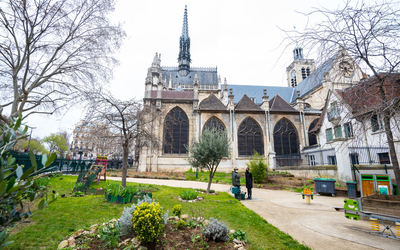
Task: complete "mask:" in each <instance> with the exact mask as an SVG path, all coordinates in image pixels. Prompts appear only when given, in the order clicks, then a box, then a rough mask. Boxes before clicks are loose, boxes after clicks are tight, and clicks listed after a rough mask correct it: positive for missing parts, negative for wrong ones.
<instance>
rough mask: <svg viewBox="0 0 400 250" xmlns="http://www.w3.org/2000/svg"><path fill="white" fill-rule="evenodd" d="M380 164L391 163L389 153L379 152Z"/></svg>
mask: <svg viewBox="0 0 400 250" xmlns="http://www.w3.org/2000/svg"><path fill="white" fill-rule="evenodd" d="M378 156H379V162H380V164H390V157H389V153H378Z"/></svg>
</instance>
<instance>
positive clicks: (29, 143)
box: [27, 126, 36, 152]
mask: <svg viewBox="0 0 400 250" xmlns="http://www.w3.org/2000/svg"><path fill="white" fill-rule="evenodd" d="M28 128H30V129H31V134H30V135H29V141H28V149H27V151H28V152H29V146H30V145H31V138H32V130H33V129H36V127H29V126H28Z"/></svg>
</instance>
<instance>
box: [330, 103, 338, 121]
mask: <svg viewBox="0 0 400 250" xmlns="http://www.w3.org/2000/svg"><path fill="white" fill-rule="evenodd" d="M331 115H332V118H336V117H339V116H340V114H339V106H338V104H337V102H332V103H331Z"/></svg>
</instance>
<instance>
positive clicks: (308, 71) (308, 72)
mask: <svg viewBox="0 0 400 250" xmlns="http://www.w3.org/2000/svg"><path fill="white" fill-rule="evenodd" d="M310 73H311V72H310V68H307V76H309V75H310Z"/></svg>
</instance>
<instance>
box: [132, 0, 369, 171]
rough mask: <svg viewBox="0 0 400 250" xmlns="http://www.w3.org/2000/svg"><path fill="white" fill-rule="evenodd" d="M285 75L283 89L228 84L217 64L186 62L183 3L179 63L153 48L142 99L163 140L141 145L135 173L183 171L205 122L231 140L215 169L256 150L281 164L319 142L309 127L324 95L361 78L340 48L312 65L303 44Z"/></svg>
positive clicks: (273, 163)
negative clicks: (168, 62) (167, 63)
mask: <svg viewBox="0 0 400 250" xmlns="http://www.w3.org/2000/svg"><path fill="white" fill-rule="evenodd" d="M210 63H212V62H210ZM286 75H287V86H285V87H284V86H251V85H231V84H228V81H227V79H224V80H223V81H222V80H221V77H220V76H219V75H218V71H217V68H216V67H198V68H196V67H191V55H190V37H189V28H188V13H187V8H186V7H185V11H184V18H183V29H182V34H181V36H180V39H179V55H178V65H177V66H176V67H164V66H162V65H161V55H159V54H157V53H156V54H155V56H154V59H153V62H152V64H151V67H150V68H149V69H148V72H147V77H146V79H145V95H144V99H143V102H144V105H148V106H149V105H152V106H154V107H155V108H156V109H157V110H159V111H160V114H161V121H160V122H159V123H158V124H154V126H153V129H152V133H153V134H154V135H155V136H157V137H158V138H160V144H161V145H160V146H159V147H157V148H152V147H151V146H144V147H141V148H140V151H139V167H138V171H186V170H188V169H189V168H190V165H189V164H188V162H187V152H186V148H185V145H190V144H191V143H192V142H193V140H197V138H198V137H199V136H200V135H201V134H202V132H203V131H204V129H205V128H209V127H219V128H221V129H223V130H225V131H226V132H227V134H228V136H229V138H230V141H231V156H230V157H229V158H225V159H223V160H222V161H221V163H220V165H219V167H218V171H225V172H230V171H231V170H232V169H233V167H235V166H237V167H238V168H239V169H240V170H242V171H243V170H244V168H245V167H246V162H248V161H249V159H250V158H251V156H252V155H253V152H254V150H255V151H256V152H258V153H259V154H260V155H263V156H264V157H265V158H266V159H267V161H268V162H269V168H270V169H275V168H276V167H279V166H281V165H285V162H287V161H291V159H292V160H293V159H296V157H297V156H298V155H300V154H301V153H302V152H303V151H304V150H307V149H308V148H310V147H316V146H317V145H318V144H319V142H318V137H317V136H316V135H315V133H314V132H313V131H314V127H315V126H316V124H317V122H318V119H319V118H320V116H321V113H322V109H323V107H324V105H325V101H326V98H327V94H328V92H329V91H330V90H333V89H346V88H348V87H351V86H352V85H355V84H358V83H359V81H360V80H362V78H363V77H364V75H363V73H362V71H361V69H360V68H359V67H358V66H357V65H356V64H355V63H354V62H353V61H352V59H351V58H350V57H349V56H348V55H347V53H346V51H344V50H339V51H338V52H337V54H336V55H335V56H333V57H332V58H330V59H329V60H327V61H326V62H325V63H323V64H322V65H321V66H319V67H318V68H316V66H315V62H314V60H312V59H306V58H304V54H303V49H302V48H301V47H300V46H296V47H295V48H294V50H293V62H292V63H291V64H290V65H289V66H288V67H287V68H286ZM286 165H287V164H286Z"/></svg>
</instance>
